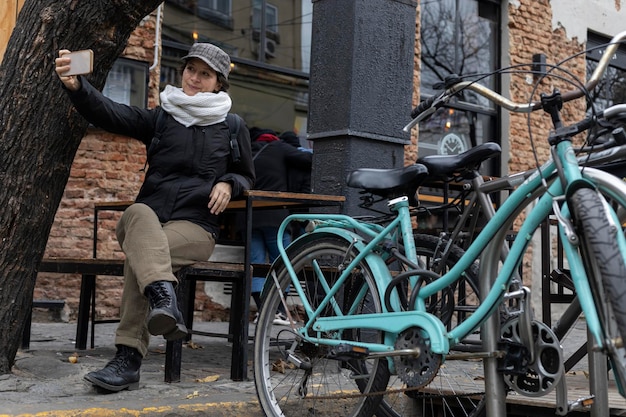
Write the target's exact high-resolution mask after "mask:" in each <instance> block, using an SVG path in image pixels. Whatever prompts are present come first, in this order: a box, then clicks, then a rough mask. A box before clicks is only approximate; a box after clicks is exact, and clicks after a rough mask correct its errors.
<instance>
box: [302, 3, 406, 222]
mask: <svg viewBox="0 0 626 417" xmlns="http://www.w3.org/2000/svg"><path fill="white" fill-rule="evenodd" d="M415 19H416V2H415V1H410V0H404V1H402V0H341V1H336V0H314V1H313V34H312V49H311V75H310V77H311V78H310V89H309V91H310V105H309V120H308V134H309V139H311V140H313V141H314V157H313V178H312V182H313V189H314V191H315V192H316V193H320V194H336V195H345V196H346V204H345V205H344V212H345V213H348V214H358V213H359V209H358V207H357V204H358V202H359V197H358V192H357V191H356V190H352V189H349V188H347V187H346V184H345V181H346V175H347V173H348V172H349V171H351V170H354V169H357V168H398V167H402V166H403V165H404V147H403V146H404V145H406V144H408V143H410V137H409V135H408V134H407V133H404V132H402V128H403V127H404V125H405V124H406V123H408V122H409V120H410V116H409V114H410V111H411V97H412V94H413V71H414V64H413V59H414V53H415V51H414V45H415Z"/></svg>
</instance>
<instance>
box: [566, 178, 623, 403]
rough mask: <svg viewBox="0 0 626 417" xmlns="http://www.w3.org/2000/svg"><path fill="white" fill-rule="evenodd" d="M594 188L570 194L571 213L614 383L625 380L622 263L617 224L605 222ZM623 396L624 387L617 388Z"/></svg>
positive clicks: (619, 230)
mask: <svg viewBox="0 0 626 417" xmlns="http://www.w3.org/2000/svg"><path fill="white" fill-rule="evenodd" d="M602 198H603V197H601V196H600V195H599V194H598V193H597V192H596V191H595V190H592V189H589V188H581V189H579V190H577V191H576V192H574V194H573V195H572V197H571V200H570V202H571V204H572V208H571V209H572V215H573V218H574V221H575V225H576V229H577V231H578V236H579V238H580V239H581V241H582V244H581V245H580V247H581V252H582V258H583V264H584V266H585V271H586V272H587V275H588V278H589V285H590V287H591V293H592V296H593V299H594V303H595V307H596V310H597V312H598V316H599V319H600V325H601V326H602V330H603V332H604V339H605V341H608V342H609V349H608V352H607V353H608V355H609V359H610V360H611V364H612V367H613V369H614V370H615V371H616V373H617V375H616V376H618V382H622V383H623V382H626V380H625V379H624V378H625V377H626V350H625V349H624V348H623V347H621V346H622V345H623V343H622V342H621V340H626V339H625V338H624V335H626V304H624V299H625V298H624V297H625V296H626V279H625V278H626V265H625V263H624V258H623V255H622V253H621V252H620V249H619V247H618V245H617V238H616V234H617V233H622V229H621V227H619V226H617V225H614V224H612V222H610V221H609V217H608V213H607V210H606V207H605V205H604V203H603V200H602ZM620 390H621V391H622V395H624V387H620Z"/></svg>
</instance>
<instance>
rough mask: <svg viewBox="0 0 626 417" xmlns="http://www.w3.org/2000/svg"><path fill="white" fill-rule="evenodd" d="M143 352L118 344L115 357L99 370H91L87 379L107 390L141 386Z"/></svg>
mask: <svg viewBox="0 0 626 417" xmlns="http://www.w3.org/2000/svg"><path fill="white" fill-rule="evenodd" d="M141 360H142V357H141V354H140V353H139V351H138V350H137V349H135V348H132V347H128V346H124V345H117V353H116V354H115V357H114V358H113V359H111V360H110V361H109V363H107V364H106V366H105V367H104V368H102V369H100V370H99V371H93V372H89V373H88V374H87V375H85V377H84V378H85V380H87V381H89V382H91V383H92V384H93V385H95V386H97V387H100V388H104V389H105V390H107V391H112V392H118V391H122V390H124V389H128V390H129V391H132V390H135V389H138V388H139V368H140V367H141Z"/></svg>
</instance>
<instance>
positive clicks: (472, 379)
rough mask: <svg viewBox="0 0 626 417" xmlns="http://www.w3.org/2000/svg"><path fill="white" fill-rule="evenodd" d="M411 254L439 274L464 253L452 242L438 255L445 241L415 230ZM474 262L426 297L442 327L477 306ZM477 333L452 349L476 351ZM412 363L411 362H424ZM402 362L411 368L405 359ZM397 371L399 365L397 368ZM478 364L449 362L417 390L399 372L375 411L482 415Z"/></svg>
mask: <svg viewBox="0 0 626 417" xmlns="http://www.w3.org/2000/svg"><path fill="white" fill-rule="evenodd" d="M414 238H415V245H416V253H417V257H418V261H419V263H420V265H421V266H422V267H424V268H426V269H428V270H430V271H434V272H437V273H438V274H440V275H442V274H444V273H446V272H447V271H448V270H449V269H450V268H451V267H453V266H454V265H455V264H456V263H457V262H458V261H459V260H460V259H461V257H462V256H463V254H464V253H465V252H464V251H463V249H461V248H460V247H458V246H456V245H452V246H451V247H450V249H448V250H447V251H446V253H442V251H443V248H444V246H445V245H444V244H442V241H441V240H440V239H439V238H438V237H436V236H432V235H427V234H419V233H416V234H414ZM479 302H480V297H479V294H478V265H477V264H476V263H473V264H472V265H471V267H470V268H468V270H467V271H465V273H464V275H463V276H462V277H460V279H459V280H458V281H456V282H455V283H454V284H452V285H451V286H449V287H447V288H444V289H443V290H442V291H441V292H439V293H437V294H434V295H433V296H432V297H430V299H429V300H427V305H426V308H427V310H428V311H429V312H430V313H432V314H434V315H436V316H438V317H439V318H440V319H441V320H442V322H443V323H444V325H446V326H447V327H448V328H452V327H454V326H456V325H458V324H459V323H461V322H462V321H463V320H465V319H466V318H467V317H468V316H469V315H471V314H472V313H473V312H474V310H475V309H476V308H477V307H478V305H479ZM407 337H408V340H412V341H416V342H417V341H418V340H419V339H420V335H419V334H416V333H411V334H410V335H409V334H408V333H407V335H405V338H407ZM480 347H481V344H480V336H479V335H478V334H474V335H472V336H471V337H469V338H467V339H466V340H463V341H461V342H460V343H459V344H457V345H456V346H452V347H451V353H467V354H470V353H471V352H473V351H477V350H479V349H480ZM423 359H425V362H422V363H418V362H416V363H414V364H413V366H414V367H415V366H417V365H420V366H422V365H424V363H428V358H423ZM405 365H407V366H409V367H410V366H411V365H412V363H411V361H410V360H408V361H406V362H405ZM396 371H398V369H396ZM482 381H483V364H482V361H480V360H449V361H446V363H445V364H444V365H442V367H441V368H440V369H439V371H438V373H437V375H436V376H435V377H434V379H432V381H430V382H429V383H428V384H427V385H425V386H424V387H422V388H419V389H413V388H409V387H408V386H407V384H406V383H405V382H404V381H403V380H402V378H401V377H400V376H399V375H393V376H391V378H390V382H389V385H388V387H387V390H388V393H387V394H386V395H385V397H384V401H383V402H382V403H381V405H380V408H379V410H378V412H377V413H376V415H377V416H378V417H400V416H402V417H412V416H415V417H418V416H419V417H423V416H442V417H443V416H448V417H453V416H454V417H457V416H458V417H460V416H463V417H478V416H481V415H484V414H483V403H484V402H483V397H484V384H483V383H482Z"/></svg>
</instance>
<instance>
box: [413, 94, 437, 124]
mask: <svg viewBox="0 0 626 417" xmlns="http://www.w3.org/2000/svg"><path fill="white" fill-rule="evenodd" d="M436 98H437V96H432V97H430V98H428V99H426V100H424V101H422V102H421V103H420V104H419V105H418V106H417V107H416V108H414V109H413V111H412V112H411V118H412V119H415V118H416V117H417V116H419V115H420V114H422V113H423V112H425V111H426V110H428V109H430V108H431V106H432V105H433V103H434V102H435V100H436Z"/></svg>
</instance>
